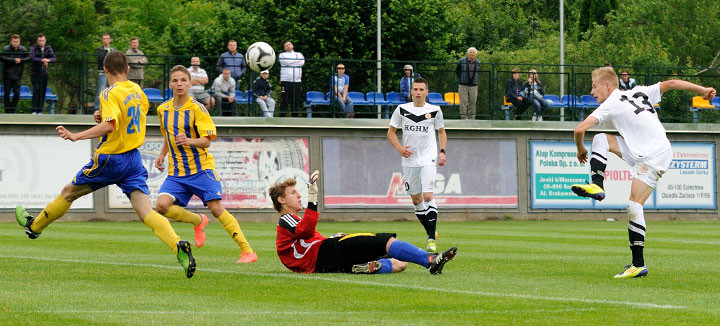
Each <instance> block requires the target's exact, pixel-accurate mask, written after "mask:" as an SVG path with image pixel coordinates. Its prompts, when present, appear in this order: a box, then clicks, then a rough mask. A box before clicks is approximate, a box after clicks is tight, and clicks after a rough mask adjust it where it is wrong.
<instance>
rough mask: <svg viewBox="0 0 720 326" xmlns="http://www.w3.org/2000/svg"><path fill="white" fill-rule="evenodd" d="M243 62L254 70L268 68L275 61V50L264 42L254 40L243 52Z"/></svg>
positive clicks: (258, 70) (259, 70)
mask: <svg viewBox="0 0 720 326" xmlns="http://www.w3.org/2000/svg"><path fill="white" fill-rule="evenodd" d="M245 62H247V65H248V67H250V69H252V70H254V71H255V72H261V71H263V70H266V69H270V68H271V67H272V66H273V64H274V63H275V50H273V48H272V46H270V44H267V43H265V42H255V43H253V44H252V45H250V47H249V48H248V49H247V52H245Z"/></svg>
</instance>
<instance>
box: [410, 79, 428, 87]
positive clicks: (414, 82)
mask: <svg viewBox="0 0 720 326" xmlns="http://www.w3.org/2000/svg"><path fill="white" fill-rule="evenodd" d="M413 84H425V88H428V86H429V85H428V82H427V80H425V78H422V77H420V78H415V79H414V80H413Z"/></svg>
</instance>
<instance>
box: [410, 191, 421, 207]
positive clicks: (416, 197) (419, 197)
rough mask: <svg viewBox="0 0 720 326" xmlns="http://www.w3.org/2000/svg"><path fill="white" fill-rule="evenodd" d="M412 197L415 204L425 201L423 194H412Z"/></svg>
mask: <svg viewBox="0 0 720 326" xmlns="http://www.w3.org/2000/svg"><path fill="white" fill-rule="evenodd" d="M410 199H412V203H413V205H417V204H420V203H422V202H423V196H422V194H416V195H410Z"/></svg>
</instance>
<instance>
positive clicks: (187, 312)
mask: <svg viewBox="0 0 720 326" xmlns="http://www.w3.org/2000/svg"><path fill="white" fill-rule="evenodd" d="M596 310H597V309H596V308H577V309H575V308H568V309H531V310H477V309H475V310H462V311H452V310H444V311H436V312H433V314H441V315H442V314H457V313H463V314H507V313H547V312H555V313H557V312H582V311H596ZM27 313H46V314H47V313H52V314H129V315H135V314H152V315H155V314H166V315H197V314H202V315H243V316H245V315H282V314H286V315H337V314H343V315H363V316H367V315H368V312H367V311H335V310H333V311H192V310H173V311H164V310H159V311H158V310H156V311H149V310H34V311H28V312H27ZM398 314H405V315H417V311H393V315H398Z"/></svg>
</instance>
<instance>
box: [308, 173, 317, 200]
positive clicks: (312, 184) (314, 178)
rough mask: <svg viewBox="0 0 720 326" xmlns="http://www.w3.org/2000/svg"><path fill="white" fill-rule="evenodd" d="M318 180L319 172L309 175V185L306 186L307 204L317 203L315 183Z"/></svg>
mask: <svg viewBox="0 0 720 326" xmlns="http://www.w3.org/2000/svg"><path fill="white" fill-rule="evenodd" d="M319 178H320V171H318V170H315V172H313V173H312V174H311V175H310V180H309V181H310V184H309V185H308V202H311V203H317V202H318V201H317V198H318V186H317V181H318V179H319Z"/></svg>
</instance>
